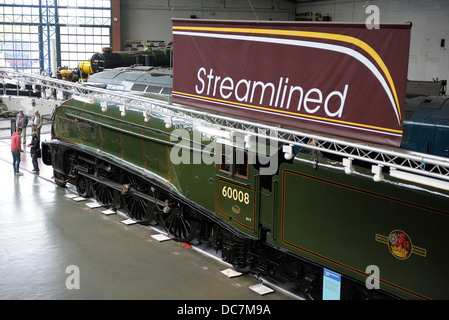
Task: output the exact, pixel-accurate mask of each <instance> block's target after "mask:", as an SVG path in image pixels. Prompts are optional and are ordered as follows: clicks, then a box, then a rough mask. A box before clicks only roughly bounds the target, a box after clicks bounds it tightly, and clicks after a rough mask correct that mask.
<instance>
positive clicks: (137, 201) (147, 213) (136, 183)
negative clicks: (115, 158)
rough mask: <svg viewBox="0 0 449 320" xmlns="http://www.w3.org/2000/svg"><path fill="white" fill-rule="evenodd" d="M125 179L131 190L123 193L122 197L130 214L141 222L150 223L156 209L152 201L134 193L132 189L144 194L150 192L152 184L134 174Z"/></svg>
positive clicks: (133, 218)
mask: <svg viewBox="0 0 449 320" xmlns="http://www.w3.org/2000/svg"><path fill="white" fill-rule="evenodd" d="M125 181H126V183H127V184H128V188H129V189H130V191H131V192H129V193H125V194H123V197H122V199H123V207H124V208H125V210H126V211H127V213H128V216H129V217H130V218H131V219H132V220H134V221H137V222H139V223H143V224H147V223H150V222H151V221H152V220H153V218H154V209H153V208H152V207H151V206H152V202H151V201H149V200H146V199H143V198H141V197H139V196H137V195H135V194H133V193H132V190H135V191H138V192H142V193H144V194H149V192H150V186H149V185H148V183H146V182H145V181H143V180H142V179H139V178H138V177H136V176H133V175H128V176H126V177H125Z"/></svg>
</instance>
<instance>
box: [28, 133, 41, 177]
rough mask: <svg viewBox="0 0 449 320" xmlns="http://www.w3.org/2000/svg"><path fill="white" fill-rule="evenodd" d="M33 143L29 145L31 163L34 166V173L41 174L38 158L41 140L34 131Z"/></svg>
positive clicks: (32, 134) (32, 135)
mask: <svg viewBox="0 0 449 320" xmlns="http://www.w3.org/2000/svg"><path fill="white" fill-rule="evenodd" d="M31 137H32V138H31V143H30V144H29V145H28V147H31V151H30V153H31V163H32V164H33V173H34V174H39V165H38V163H37V158H40V154H39V153H40V144H41V142H40V140H39V137H38V136H37V133H36V131H33V132H32V133H31Z"/></svg>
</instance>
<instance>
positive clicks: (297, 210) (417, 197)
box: [268, 156, 449, 299]
mask: <svg viewBox="0 0 449 320" xmlns="http://www.w3.org/2000/svg"><path fill="white" fill-rule="evenodd" d="M310 160H311V159H309V158H308V157H307V156H298V157H297V158H296V161H295V162H294V164H293V165H287V164H285V165H282V166H281V168H280V170H279V175H278V176H277V177H276V179H275V182H274V183H276V184H277V185H278V189H277V190H278V191H279V192H278V193H277V194H278V197H277V199H276V200H277V202H276V208H277V210H278V211H277V212H276V213H277V216H276V222H275V223H276V228H275V229H274V230H275V231H274V232H273V235H275V237H271V238H269V239H268V240H269V241H270V242H272V243H273V244H275V245H278V246H281V247H284V248H286V249H287V250H289V251H291V252H294V253H296V254H298V255H300V256H303V257H306V258H307V259H310V260H312V261H315V262H317V263H319V264H321V265H324V266H326V267H328V268H331V269H334V270H337V271H338V272H340V273H342V274H346V275H349V276H351V277H354V278H356V279H359V280H360V281H366V279H367V275H371V271H368V274H367V273H365V272H367V268H368V266H371V265H374V266H377V267H378V268H379V269H378V270H379V271H380V289H383V290H385V291H388V292H391V293H393V294H395V295H397V296H400V297H403V298H408V299H409V298H411V299H429V298H430V299H447V298H449V288H448V287H447V286H446V285H445V284H446V283H449V276H448V273H447V271H446V266H447V265H448V263H449V258H448V255H447V254H446V251H447V247H448V245H449V240H448V238H447V230H448V229H449V217H448V215H449V207H448V204H449V193H448V191H447V190H441V189H436V188H432V187H427V186H424V185H418V184H414V183H410V182H407V181H404V180H397V179H393V178H391V177H390V176H389V175H388V174H385V179H384V180H383V181H380V182H374V181H373V178H372V176H373V175H372V174H371V173H370V170H367V169H365V170H364V169H363V168H360V167H358V168H357V172H358V173H353V174H351V175H347V174H345V173H344V169H343V167H342V166H341V163H339V162H338V163H336V162H330V161H326V159H322V160H321V161H322V162H321V163H319V164H318V166H317V167H316V169H314V168H313V166H312V165H311V161H310ZM392 239H403V240H404V241H403V242H401V241H402V240H399V241H397V242H394V241H393V242H394V243H395V245H393V243H392V242H391V240H392ZM400 243H401V244H402V246H399V244H400Z"/></svg>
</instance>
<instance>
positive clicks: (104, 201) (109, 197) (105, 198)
mask: <svg viewBox="0 0 449 320" xmlns="http://www.w3.org/2000/svg"><path fill="white" fill-rule="evenodd" d="M92 195H93V196H94V198H95V200H96V201H97V202H98V203H100V204H101V205H103V206H110V205H111V204H112V201H113V200H114V189H112V188H111V187H108V186H106V185H104V184H102V183H101V182H97V181H92Z"/></svg>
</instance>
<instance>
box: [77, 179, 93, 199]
mask: <svg viewBox="0 0 449 320" xmlns="http://www.w3.org/2000/svg"><path fill="white" fill-rule="evenodd" d="M75 184H76V191H77V192H78V194H79V195H80V196H81V197H84V198H88V197H90V194H91V181H90V179H88V178H87V177H85V176H82V175H79V176H78V177H77V178H76V183H75Z"/></svg>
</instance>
